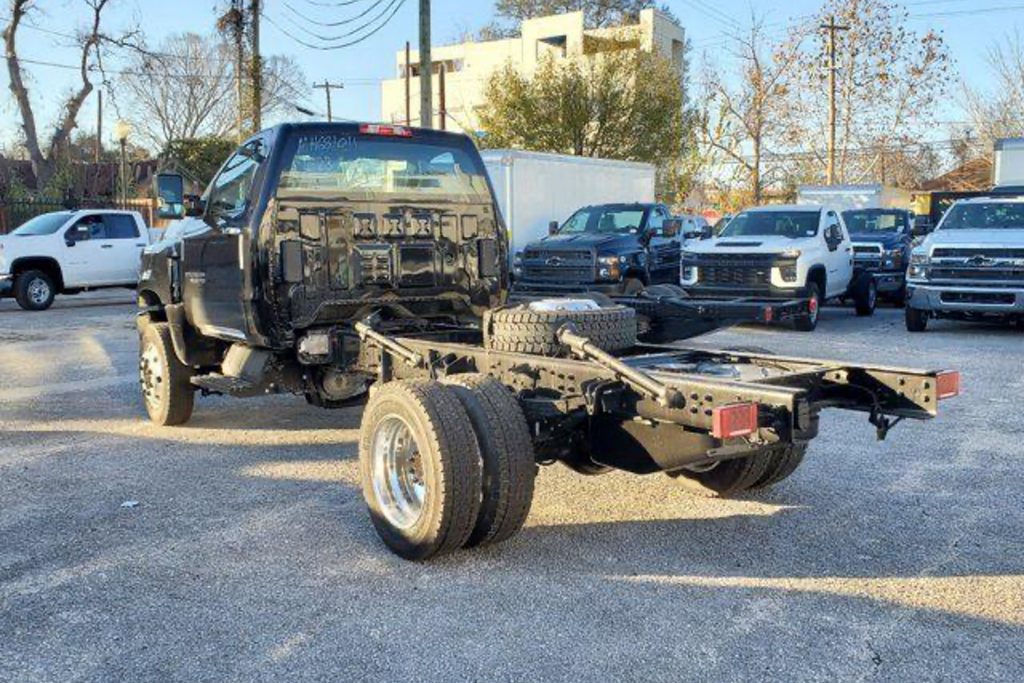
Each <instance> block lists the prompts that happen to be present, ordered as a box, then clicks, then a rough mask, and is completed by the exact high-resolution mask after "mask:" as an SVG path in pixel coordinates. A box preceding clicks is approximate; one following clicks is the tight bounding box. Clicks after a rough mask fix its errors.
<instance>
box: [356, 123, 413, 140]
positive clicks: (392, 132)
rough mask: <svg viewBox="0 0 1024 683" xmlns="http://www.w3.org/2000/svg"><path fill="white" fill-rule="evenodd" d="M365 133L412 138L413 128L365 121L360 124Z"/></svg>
mask: <svg viewBox="0 0 1024 683" xmlns="http://www.w3.org/2000/svg"><path fill="white" fill-rule="evenodd" d="M359 132H360V133H362V134H363V135H389V136H391V137H398V138H411V137H412V129H411V128H406V127H405V126H389V125H385V124H382V123H364V124H362V125H361V126H359Z"/></svg>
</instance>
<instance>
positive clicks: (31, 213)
mask: <svg viewBox="0 0 1024 683" xmlns="http://www.w3.org/2000/svg"><path fill="white" fill-rule="evenodd" d="M68 209H118V210H122V209H123V210H128V211H138V212H139V213H141V214H142V218H143V219H144V220H145V221H146V225H148V226H150V227H161V226H162V224H163V223H164V221H162V220H161V219H159V218H157V215H156V200H155V199H129V200H128V201H127V202H122V201H120V200H119V199H113V198H109V197H83V198H72V199H54V198H49V197H37V198H33V199H18V200H13V201H0V235H6V234H7V233H9V232H11V231H12V230H14V229H15V228H17V227H18V226H19V225H21V224H22V223H24V222H25V221H27V220H29V219H31V218H35V217H36V216H38V215H40V214H44V213H49V212H51V211H66V210H68Z"/></svg>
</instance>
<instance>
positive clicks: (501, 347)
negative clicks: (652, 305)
mask: <svg viewBox="0 0 1024 683" xmlns="http://www.w3.org/2000/svg"><path fill="white" fill-rule="evenodd" d="M566 323H572V324H573V325H574V326H575V328H576V333H577V334H578V335H580V336H581V337H587V338H588V339H590V340H591V341H592V342H593V343H594V344H595V345H597V346H598V348H600V349H602V350H604V351H608V352H609V353H612V352H615V351H623V350H625V349H628V348H631V347H633V346H635V345H636V311H634V310H633V309H632V308H629V307H627V306H617V305H616V306H608V307H605V308H600V309H595V310H577V311H550V310H541V311H535V310H531V309H530V307H529V305H526V304H524V305H520V306H513V307H511V308H499V309H495V310H491V311H487V312H486V313H484V345H485V346H486V347H487V348H489V349H493V350H495V351H508V352H511V353H530V354H534V355H539V356H560V355H565V352H566V349H565V347H564V346H562V344H560V343H559V341H558V339H557V336H556V335H557V333H558V330H559V329H561V327H562V326H563V325H565V324H566Z"/></svg>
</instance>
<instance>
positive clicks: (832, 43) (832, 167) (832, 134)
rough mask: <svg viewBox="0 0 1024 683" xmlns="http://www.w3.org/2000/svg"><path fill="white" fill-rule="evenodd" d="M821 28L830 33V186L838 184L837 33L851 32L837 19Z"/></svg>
mask: <svg viewBox="0 0 1024 683" xmlns="http://www.w3.org/2000/svg"><path fill="white" fill-rule="evenodd" d="M819 28H821V30H823V31H828V170H827V178H828V184H829V185H834V184H835V182H836V71H837V70H838V69H839V66H838V65H837V64H836V33H837V32H839V31H849V30H850V27H849V26H840V25H838V24H836V17H835V15H832V16H830V17H829V18H828V23H827V24H822V25H821V26H820V27H819Z"/></svg>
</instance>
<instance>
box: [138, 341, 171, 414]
mask: <svg viewBox="0 0 1024 683" xmlns="http://www.w3.org/2000/svg"><path fill="white" fill-rule="evenodd" d="M139 384H140V385H141V387H142V397H143V398H144V399H145V401H146V405H147V406H149V407H151V408H155V407H157V406H159V405H160V399H161V397H162V396H163V392H164V384H165V373H164V367H163V363H162V362H161V361H160V354H159V353H158V352H157V349H156V346H155V345H153V344H147V345H146V347H145V348H144V349H143V351H142V355H141V356H140V357H139Z"/></svg>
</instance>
